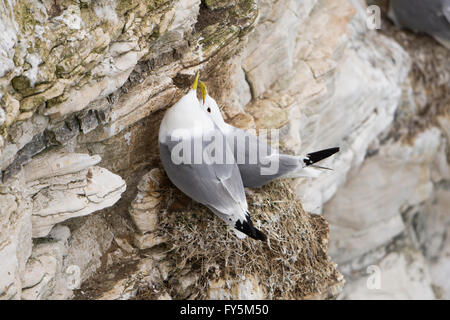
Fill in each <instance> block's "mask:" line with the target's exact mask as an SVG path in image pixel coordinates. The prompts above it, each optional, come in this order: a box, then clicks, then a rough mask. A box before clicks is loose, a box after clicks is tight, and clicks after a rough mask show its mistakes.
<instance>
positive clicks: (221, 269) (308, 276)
mask: <svg viewBox="0 0 450 320" xmlns="http://www.w3.org/2000/svg"><path fill="white" fill-rule="evenodd" d="M161 193H162V195H163V196H164V197H165V199H167V203H169V202H171V201H173V200H172V199H173V197H174V194H175V195H176V194H177V193H179V191H178V190H176V189H173V186H172V187H169V188H167V189H166V190H164V191H163V192H161ZM247 200H248V204H249V209H250V212H251V216H252V219H253V221H254V223H255V225H256V226H257V227H258V228H260V229H262V231H263V232H265V233H266V235H267V236H268V241H267V243H263V242H260V241H255V240H253V239H250V238H246V239H244V240H240V239H238V238H237V237H236V236H235V235H234V232H233V231H232V230H231V229H230V228H228V227H227V226H226V225H225V224H224V223H223V222H222V221H221V220H220V219H218V218H217V217H216V216H215V215H214V214H213V213H211V212H210V211H209V210H208V209H207V208H205V207H203V206H202V205H200V204H195V203H192V204H191V207H190V209H189V210H187V211H179V210H178V211H177V210H176V211H172V212H170V211H162V213H161V216H160V224H159V225H160V227H159V230H158V231H157V232H158V234H159V235H160V236H164V237H166V238H167V241H166V243H165V244H164V247H165V248H166V250H167V252H168V255H167V258H166V259H169V260H170V261H171V263H172V264H173V266H174V268H173V269H172V270H171V275H170V279H171V280H169V281H168V282H166V284H165V285H164V286H165V288H164V289H165V290H167V292H169V293H170V295H171V296H172V297H173V298H175V299H177V298H178V299H180V298H181V299H184V298H196V299H202V298H207V294H208V289H209V283H210V281H215V280H219V279H242V278H243V277H248V276H251V277H254V278H256V279H258V280H259V282H260V286H262V287H263V291H264V295H265V297H266V298H267V299H302V298H327V297H330V296H332V295H333V294H335V293H331V291H332V290H333V288H335V287H336V286H340V285H341V284H342V283H343V278H342V275H341V274H340V273H339V272H338V271H337V270H336V265H335V264H334V263H332V262H331V260H330V258H329V257H328V255H327V247H328V231H329V229H328V223H327V222H326V221H325V220H324V219H323V218H322V217H321V216H318V215H312V214H308V213H306V212H305V211H304V210H303V208H302V205H301V203H300V202H299V201H297V200H295V198H294V194H293V192H292V191H291V187H290V185H289V183H288V182H287V181H278V182H273V183H271V184H269V185H267V186H265V187H264V188H262V189H259V190H252V191H250V192H249V193H248V194H247ZM186 270H189V271H188V273H189V274H191V275H192V274H195V279H196V281H195V284H194V285H193V286H192V288H191V290H190V291H189V292H188V293H186V292H184V293H180V292H179V291H177V290H176V288H177V287H179V284H177V283H176V281H177V279H180V278H181V277H182V276H183V275H186V273H187V272H186ZM183 295H184V296H183ZM144 297H145V294H144V295H142V296H141V298H144ZM138 298H139V297H138Z"/></svg>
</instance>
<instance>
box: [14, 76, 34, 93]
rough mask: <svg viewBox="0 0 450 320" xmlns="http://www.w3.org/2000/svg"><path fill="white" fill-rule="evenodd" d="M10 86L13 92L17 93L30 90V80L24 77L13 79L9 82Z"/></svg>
mask: <svg viewBox="0 0 450 320" xmlns="http://www.w3.org/2000/svg"><path fill="white" fill-rule="evenodd" d="M11 84H12V86H13V88H14V90H16V91H18V92H21V91H24V90H26V89H28V88H30V86H31V83H30V79H28V78H27V77H25V76H17V77H14V78H13V79H12V81H11Z"/></svg>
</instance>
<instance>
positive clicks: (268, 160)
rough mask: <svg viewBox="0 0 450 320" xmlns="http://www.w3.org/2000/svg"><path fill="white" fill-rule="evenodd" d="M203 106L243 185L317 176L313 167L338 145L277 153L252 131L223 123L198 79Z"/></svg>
mask: <svg viewBox="0 0 450 320" xmlns="http://www.w3.org/2000/svg"><path fill="white" fill-rule="evenodd" d="M200 91H201V101H200V104H201V105H202V106H203V109H204V110H205V111H206V112H207V113H208V114H209V115H210V117H211V119H213V121H214V123H215V125H216V126H217V127H218V128H219V129H220V130H221V131H222V133H223V134H224V135H225V136H226V138H227V141H228V144H229V145H230V147H231V148H232V150H233V154H234V158H235V159H236V162H237V165H238V167H239V171H240V173H241V177H242V182H243V183H244V186H245V187H250V188H259V187H261V186H263V185H266V184H267V183H269V182H271V181H273V180H275V179H280V178H298V177H317V176H318V175H319V174H320V171H318V170H316V169H315V168H313V167H316V168H321V169H327V168H323V167H319V166H317V165H315V163H317V162H318V161H321V160H323V159H325V158H328V157H329V156H331V155H333V154H335V153H336V152H338V151H339V148H338V147H335V148H329V149H324V150H320V151H316V152H312V153H308V154H307V155H306V156H304V157H299V156H293V155H288V154H281V153H279V152H278V151H277V150H274V149H273V148H272V147H270V146H269V145H268V144H267V143H265V142H264V141H263V140H262V139H260V138H258V137H257V136H256V135H254V134H253V133H251V132H249V131H246V130H243V129H240V128H236V127H234V126H231V125H229V124H227V123H226V122H225V121H224V120H223V117H222V114H221V113H220V109H219V107H218V105H217V102H216V101H215V100H214V99H213V98H212V97H211V96H210V95H209V94H208V91H207V88H206V84H205V83H204V82H202V81H200Z"/></svg>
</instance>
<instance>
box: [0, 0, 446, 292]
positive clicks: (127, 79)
mask: <svg viewBox="0 0 450 320" xmlns="http://www.w3.org/2000/svg"><path fill="white" fill-rule="evenodd" d="M371 2H374V1H371ZM375 2H376V1H375ZM382 13H383V16H385V12H384V11H382ZM366 21H367V11H366V6H365V4H364V3H363V1H360V0H338V1H326V0H302V1H298V0H280V1H276V2H274V1H269V0H236V1H229V0H227V1H216V0H162V1H134V0H133V1H120V0H101V1H81V2H79V3H78V4H74V3H73V2H72V1H66V0H61V1H47V0H45V1H36V0H12V1H7V2H5V3H4V4H3V5H2V6H0V30H2V38H1V39H0V180H1V185H0V298H2V299H65V298H70V297H73V296H74V297H75V298H98V299H130V298H158V299H170V298H187V297H190V298H219V299H229V298H234V299H249V298H257V299H259V298H294V299H298V298H316V299H317V298H329V297H336V296H337V295H338V294H339V293H340V292H341V291H342V287H343V279H342V276H341V275H340V273H339V272H338V271H337V270H336V265H335V264H334V263H332V262H331V260H330V259H329V258H328V255H327V247H328V246H329V253H330V255H331V256H332V258H333V259H334V260H335V261H337V262H338V263H339V264H340V266H339V270H340V271H341V272H342V273H343V274H344V275H345V277H346V279H347V282H346V283H347V285H346V286H345V287H344V289H343V291H342V293H340V296H339V297H340V298H342V299H350V298H377V297H382V298H427V299H428V298H429V299H432V298H449V294H450V293H449V292H450V288H449V284H448V264H449V261H448V251H449V246H448V232H449V225H450V216H449V213H448V204H447V202H448V200H447V199H448V193H449V190H450V188H449V181H450V166H449V160H448V159H449V153H448V150H449V141H450V131H449V128H450V120H449V113H450V112H449V111H450V110H449V107H450V102H449V96H448V92H449V90H448V83H449V79H450V70H449V67H448V58H449V51H448V50H446V49H445V48H443V47H441V46H439V45H438V44H437V43H435V42H434V41H433V40H432V39H429V38H426V37H423V36H417V35H412V34H407V33H404V32H403V31H398V30H395V29H394V28H393V26H392V25H391V23H390V22H389V21H387V20H383V23H382V30H377V31H373V30H368V28H367V26H366ZM197 71H200V72H201V78H202V80H204V81H205V82H206V83H207V85H208V88H209V92H210V94H211V95H212V96H213V97H214V98H215V99H216V100H217V101H218V103H219V105H220V106H221V108H222V111H223V115H224V117H225V118H226V119H227V121H228V122H231V123H233V124H235V125H236V126H239V127H243V128H267V129H279V138H280V139H279V141H275V140H274V141H272V142H273V143H274V144H276V145H279V146H280V147H281V148H283V149H284V150H286V151H287V152H291V153H296V154H302V153H306V152H311V151H316V150H318V149H320V148H327V147H331V146H340V147H341V152H340V153H339V154H337V155H336V156H334V157H332V158H331V159H328V160H326V161H324V163H323V165H324V166H327V167H332V168H333V169H334V171H332V172H329V171H324V172H323V173H322V174H321V175H320V176H319V177H318V178H317V179H314V180H310V179H297V180H295V181H293V185H292V187H290V186H288V185H286V184H283V183H282V184H276V186H278V187H273V190H277V192H279V193H278V194H273V193H270V192H269V191H270V190H267V189H263V190H250V191H249V195H248V198H249V205H250V206H253V208H254V211H255V213H254V214H255V215H256V216H257V217H258V218H257V220H258V219H259V221H260V223H261V224H262V228H266V231H271V233H269V234H270V237H272V239H271V240H272V243H271V244H272V245H273V248H276V250H275V251H273V252H278V253H279V255H280V256H283V254H284V253H286V252H288V253H289V252H291V251H290V250H291V249H292V248H297V247H296V245H297V244H301V245H302V246H301V248H298V255H295V254H292V255H291V257H290V259H286V260H285V261H284V263H285V264H286V265H285V267H286V268H287V269H286V270H290V271H289V272H290V273H289V275H290V276H289V277H285V278H283V277H281V273H278V271H277V270H272V273H273V276H272V277H270V276H269V274H270V272H269V271H270V263H267V261H269V262H270V261H275V260H273V259H276V258H277V256H272V255H273V252H269V251H267V248H264V247H262V246H261V245H259V244H253V243H252V242H251V241H246V242H243V243H240V242H238V241H236V240H235V239H234V238H233V237H232V236H231V235H229V233H228V231H227V230H225V229H224V228H223V225H221V224H220V223H219V222H218V221H216V220H214V219H213V216H212V215H210V214H209V213H208V212H207V211H205V210H204V208H202V207H199V206H197V205H196V204H193V203H192V202H191V201H190V200H189V199H186V198H185V197H184V196H183V195H181V194H180V193H179V192H178V191H177V190H176V189H174V188H173V187H172V186H171V185H170V183H168V182H167V181H166V180H165V175H164V172H163V171H161V169H160V163H159V153H158V144H157V133H158V128H159V123H160V120H161V118H162V116H163V114H164V111H165V110H166V109H167V108H168V107H170V106H171V105H172V104H173V103H175V102H176V101H177V99H179V97H181V95H182V94H184V93H185V92H186V90H187V89H188V87H189V85H190V83H191V81H192V79H193V76H194V74H195V73H196V72H197ZM280 190H281V191H280ZM292 190H293V192H294V193H295V195H296V198H297V200H298V201H300V202H298V201H296V200H295V199H294V197H293V196H292V193H291V191H292ZM281 195H282V196H283V197H284V198H285V199H281V200H280V199H279V198H277V197H281ZM286 199H288V200H286ZM271 201H272V202H273V203H272V206H274V207H275V208H277V210H278V211H276V213H274V214H273V215H268V212H269V211H270V212H272V211H273V210H269V207H270V202H271ZM280 201H281V202H280ZM282 201H287V202H286V204H288V207H292V208H296V211H295V212H296V215H295V218H292V217H291V218H287V212H290V211H289V210H288V209H287V207H285V206H284V205H282V203H283V202H282ZM268 206H269V207H268ZM303 208H304V210H303ZM272 209H273V208H272ZM195 212H202V215H197V214H195ZM306 212H309V213H314V214H316V215H310V214H307V213H306ZM319 215H322V216H323V217H321V216H319ZM263 217H264V219H263ZM323 218H325V219H326V220H327V221H328V222H329V225H330V227H329V229H330V235H329V237H328V231H327V230H328V224H327V223H326V222H325V220H324V219H323ZM272 219H275V220H276V219H280V220H281V221H284V222H286V225H287V226H290V225H298V226H299V227H298V228H299V230H300V233H299V234H298V233H297V231H295V234H296V237H299V238H298V243H297V244H293V247H292V248H291V247H286V246H284V245H282V244H280V243H282V240H283V239H290V238H289V237H287V232H290V231H289V230H290V229H289V228H288V227H286V228H285V229H280V230H271V229H270V225H268V224H267V223H266V224H264V223H263V221H269V220H270V221H271V220H272ZM283 219H285V220H283ZM289 219H293V220H289ZM188 227H189V228H188ZM206 227H208V228H211V227H212V228H217V230H218V231H217V235H216V236H214V237H213V238H212V239H211V241H209V242H205V239H207V236H205V235H204V234H202V233H201V232H200V231H202V230H205V229H204V228H206ZM183 228H184V229H183ZM186 228H187V229H186ZM182 230H184V231H186V230H188V231H186V232H185V233H181V231H182ZM318 230H322V231H323V232H322V231H318ZM205 233H208V232H205ZM208 234H209V233H208ZM177 235H178V237H177ZM180 235H183V236H180ZM210 236H211V235H210ZM270 237H269V238H270ZM294 239H296V238H294ZM220 241H222V243H221V242H220ZM223 243H227V246H224V245H223ZM286 243H289V241H287V242H286ZM188 244H189V245H188ZM190 245H193V246H194V249H195V252H196V253H197V255H196V256H189V255H186V248H190ZM224 247H230V248H233V250H236V251H238V252H240V253H241V254H242V256H243V257H245V258H247V259H248V260H249V261H253V260H252V259H253V256H252V253H255V252H256V253H259V254H260V255H263V256H266V257H267V259H266V261H262V262H261V265H260V269H258V270H260V271H261V272H259V273H258V272H256V271H255V272H253V273H249V272H245V270H244V269H243V268H242V261H241V260H239V259H237V260H236V259H234V260H233V259H232V258H230V256H228V255H227V252H225V251H223V248H224ZM167 249H171V251H170V252H171V254H170V255H168V254H167ZM208 250H209V251H208ZM277 250H279V251H277ZM208 252H214V253H216V252H219V253H220V255H216V256H214V258H211V259H209V260H208V255H207V253H208ZM224 257H227V259H231V260H227V259H225V258H224ZM278 258H279V256H278ZM224 259H225V260H224ZM173 261H176V263H175V264H174V263H173ZM300 262H301V263H300ZM229 263H231V264H229ZM199 265H200V266H202V267H201V268H198V266H199ZM229 265H232V266H233V268H234V269H233V270H234V273H230V272H229V268H228V266H229ZM304 266H310V267H311V270H312V271H311V272H312V274H310V275H309V276H305V272H306V271H305V270H303V269H302V268H303V267H304ZM250 267H252V268H254V269H252V270H257V268H256V266H255V265H252V266H250ZM202 268H203V269H202ZM230 268H231V267H230ZM302 270H303V271H302ZM377 272H378V273H377ZM378 275H381V278H377V277H378ZM312 278H313V279H314V281H310V280H311V279H312ZM308 279H309V280H308ZM379 279H381V280H380V281H378V280H379ZM389 279H400V280H399V281H397V282H395V283H394V281H389ZM369 284H370V285H369ZM379 284H380V286H381V287H380V286H379ZM80 286H82V288H83V290H76V289H78V288H80ZM74 290H75V291H74ZM280 290H281V291H280ZM377 290H378V291H377ZM82 292H83V293H82ZM280 292H284V293H285V294H284V295H283V294H280Z"/></svg>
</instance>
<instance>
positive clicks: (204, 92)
mask: <svg viewBox="0 0 450 320" xmlns="http://www.w3.org/2000/svg"><path fill="white" fill-rule="evenodd" d="M207 94H208V89H206V84H205V83H204V82H203V81H200V97H201V98H202V100H203V103H205V99H206V95H207Z"/></svg>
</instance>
